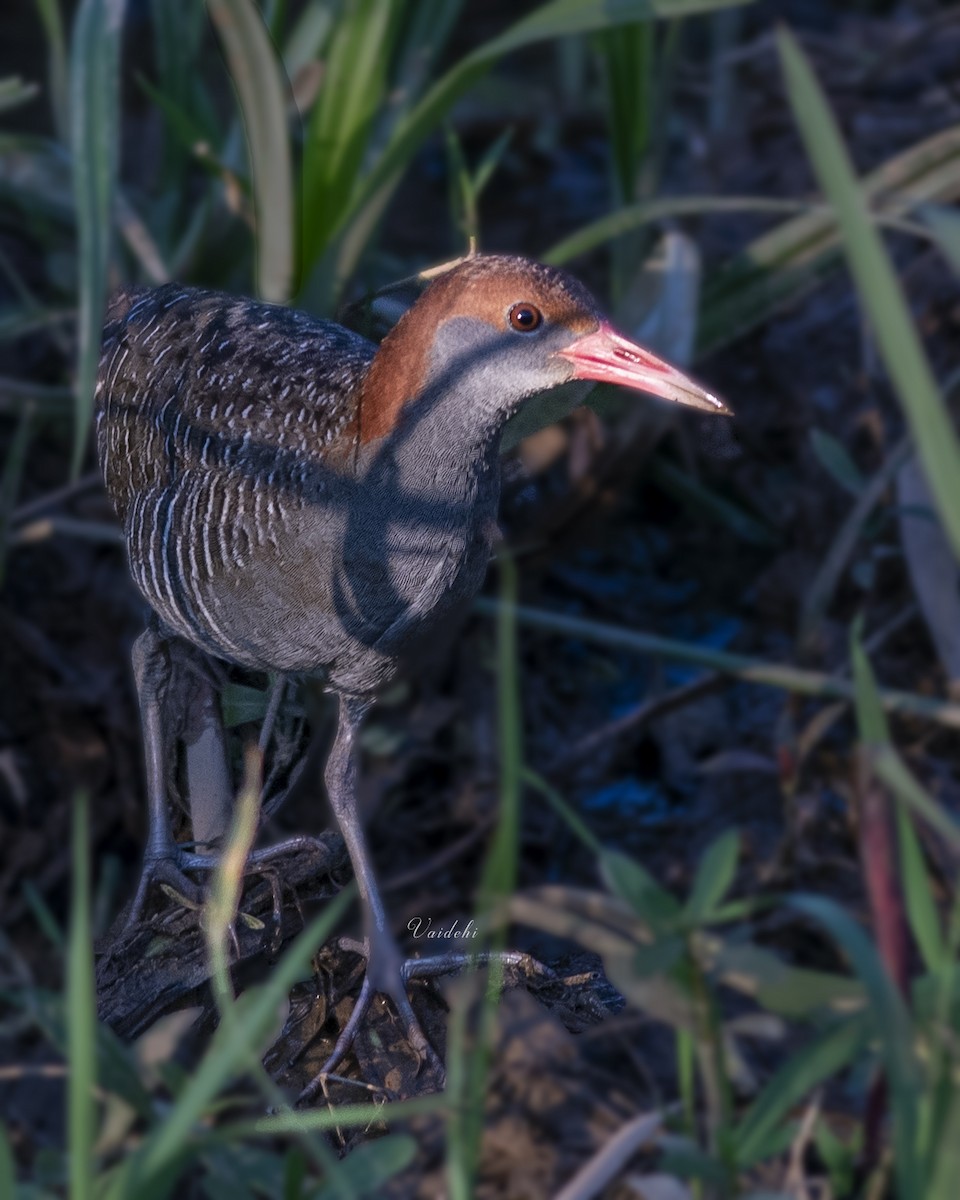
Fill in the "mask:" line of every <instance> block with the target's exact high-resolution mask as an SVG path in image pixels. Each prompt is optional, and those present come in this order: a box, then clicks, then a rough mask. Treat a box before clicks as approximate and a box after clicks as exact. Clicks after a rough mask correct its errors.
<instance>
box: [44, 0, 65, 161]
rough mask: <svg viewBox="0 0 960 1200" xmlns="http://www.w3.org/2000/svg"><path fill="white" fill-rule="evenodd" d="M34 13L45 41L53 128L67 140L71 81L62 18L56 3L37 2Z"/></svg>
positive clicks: (49, 1) (60, 138) (62, 140)
mask: <svg viewBox="0 0 960 1200" xmlns="http://www.w3.org/2000/svg"><path fill="white" fill-rule="evenodd" d="M36 5H37V12H38V13H39V14H40V20H41V22H42V23H43V32H44V33H45V34H46V38H47V79H48V81H49V87H50V108H51V111H52V113H53V126H54V129H55V130H56V132H57V137H58V138H59V140H60V141H61V142H62V143H63V144H64V145H66V144H67V142H68V141H69V140H70V109H69V107H68V103H69V101H68V95H69V90H70V80H69V76H68V73H67V48H66V39H65V38H64V35H63V18H62V17H61V15H60V5H59V3H58V2H57V0H36Z"/></svg>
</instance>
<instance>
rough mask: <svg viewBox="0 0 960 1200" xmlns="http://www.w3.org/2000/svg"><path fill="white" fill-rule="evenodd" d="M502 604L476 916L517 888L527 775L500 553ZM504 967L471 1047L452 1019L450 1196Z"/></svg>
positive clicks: (474, 1143)
mask: <svg viewBox="0 0 960 1200" xmlns="http://www.w3.org/2000/svg"><path fill="white" fill-rule="evenodd" d="M497 565H498V569H499V571H500V608H499V614H498V619H497V731H498V743H499V751H500V819H499V821H498V822H497V829H496V832H495V834H494V837H493V841H492V843H491V845H490V849H489V851H488V853H487V858H486V861H485V863H484V868H483V876H482V878H481V881H480V888H479V904H478V921H479V922H480V923H482V922H483V921H484V918H486V917H488V915H489V914H490V913H491V912H492V911H493V910H494V909H496V908H497V907H498V906H500V905H501V904H502V903H503V902H504V901H505V900H507V899H508V898H509V896H510V895H511V894H512V893H513V891H514V889H515V887H516V878H517V858H518V853H519V837H520V795H521V789H522V779H523V716H522V711H521V705H520V682H519V677H518V670H517V662H518V659H517V627H516V618H515V616H514V612H515V609H516V599H517V571H516V567H515V565H514V562H513V559H512V558H511V557H510V556H509V554H506V553H503V554H501V555H500V556H499V557H498V560H497ZM504 937H505V928H504V926H503V925H502V924H498V925H497V927H496V928H495V930H494V932H493V935H492V938H491V943H490V948H491V949H492V950H494V951H497V950H502V949H503V945H504ZM502 984H503V967H502V964H501V963H500V962H499V960H497V959H494V960H493V962H492V963H491V966H490V970H489V978H488V986H487V992H486V995H485V997H484V999H483V1001H482V1006H481V1011H480V1019H479V1023H478V1025H479V1027H478V1029H477V1030H476V1035H475V1038H474V1042H473V1046H472V1047H471V1048H469V1049H468V1048H467V1044H466V1035H467V1027H466V1020H467V1015H468V1014H467V1005H466V1004H461V1005H460V1007H459V1009H457V1010H455V1011H454V1013H453V1015H452V1019H451V1021H450V1029H449V1033H448V1043H449V1047H450V1052H449V1056H448V1077H447V1078H448V1085H449V1089H450V1096H451V1098H452V1100H453V1103H454V1109H453V1112H452V1114H451V1121H450V1125H449V1128H448V1140H447V1181H448V1186H449V1189H450V1195H451V1197H452V1200H470V1197H471V1196H473V1194H474V1183H475V1179H476V1173H477V1166H478V1163H479V1159H480V1141H481V1137H482V1135H483V1122H484V1099H485V1096H486V1078H487V1071H488V1068H489V1063H490V1055H491V1045H492V1041H493V1036H494V1026H495V1023H496V1016H497V1008H498V1003H499V995H500V991H501V988H502Z"/></svg>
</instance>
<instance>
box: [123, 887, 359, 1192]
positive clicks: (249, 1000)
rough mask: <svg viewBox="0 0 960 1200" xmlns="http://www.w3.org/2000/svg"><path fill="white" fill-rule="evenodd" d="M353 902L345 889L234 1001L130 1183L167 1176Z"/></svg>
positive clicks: (139, 1158)
mask: <svg viewBox="0 0 960 1200" xmlns="http://www.w3.org/2000/svg"><path fill="white" fill-rule="evenodd" d="M351 898H352V889H346V890H345V891H343V892H341V893H340V895H339V896H337V897H336V899H334V900H333V901H331V902H330V903H329V904H328V905H327V907H326V909H325V911H324V912H323V913H321V914H320V916H319V917H317V919H316V920H315V921H313V922H311V924H310V925H308V926H307V928H306V929H305V930H304V931H303V932H302V933H301V934H300V935H299V936H298V937H297V939H296V941H295V942H294V943H293V945H292V946H291V947H290V949H289V950H288V951H287V952H286V953H285V954H284V956H283V958H282V959H281V960H280V962H279V964H278V965H277V966H276V967H275V968H274V970H273V974H272V975H271V976H270V979H269V980H268V982H267V983H265V984H264V985H262V986H261V987H258V988H256V989H251V991H249V992H246V993H244V995H243V996H241V997H240V999H239V1000H238V1001H236V1008H237V1013H236V1017H235V1019H234V1020H233V1021H231V1022H230V1023H229V1027H226V1026H223V1025H221V1026H220V1027H219V1028H218V1030H217V1032H216V1034H214V1038H213V1041H212V1043H211V1045H210V1049H209V1051H208V1052H207V1054H206V1055H205V1056H204V1058H203V1060H202V1062H201V1063H200V1065H199V1066H198V1068H197V1070H196V1071H195V1072H194V1074H193V1076H192V1077H191V1079H190V1081H189V1082H188V1084H187V1086H186V1087H185V1089H184V1091H183V1092H182V1094H181V1095H180V1096H179V1097H178V1099H177V1103H176V1105H175V1106H174V1108H172V1109H171V1111H170V1114H169V1116H168V1117H167V1119H166V1121H164V1122H163V1124H161V1125H160V1126H158V1128H157V1129H156V1130H155V1131H154V1132H153V1133H152V1134H151V1135H150V1136H149V1137H148V1138H147V1139H146V1141H145V1142H144V1143H143V1145H142V1147H141V1148H140V1150H139V1152H138V1156H137V1163H136V1166H135V1170H134V1172H133V1179H134V1180H135V1182H136V1184H137V1186H138V1187H139V1186H146V1185H147V1184H149V1183H150V1181H151V1180H153V1179H156V1178H157V1177H159V1176H161V1175H162V1174H163V1173H164V1172H166V1171H167V1170H168V1169H169V1168H170V1166H171V1164H172V1163H173V1162H174V1161H175V1160H176V1159H177V1157H178V1156H180V1155H181V1154H182V1153H183V1147H184V1144H185V1143H186V1142H187V1141H188V1139H189V1138H190V1137H191V1135H192V1133H193V1131H194V1127H195V1126H196V1124H197V1122H198V1121H199V1120H200V1118H201V1116H202V1115H203V1113H204V1112H205V1111H206V1109H207V1107H208V1106H209V1105H210V1104H211V1103H212V1101H213V1100H214V1099H215V1098H216V1096H217V1094H218V1093H219V1091H220V1090H221V1088H223V1086H224V1085H225V1084H226V1083H227V1082H228V1080H229V1079H230V1078H231V1077H232V1075H233V1074H234V1072H235V1070H236V1069H237V1067H238V1066H239V1065H241V1064H242V1063H244V1062H245V1061H246V1059H247V1056H248V1055H249V1054H250V1053H251V1048H252V1047H255V1046H257V1045H258V1044H259V1043H260V1041H261V1039H262V1038H263V1035H264V1033H265V1032H266V1031H267V1030H268V1029H269V1028H270V1027H271V1025H272V1023H273V1022H274V1021H275V1020H276V1013H277V1006H278V1005H279V1004H280V1003H281V1001H282V1000H283V998H284V997H285V996H286V994H287V992H288V991H289V990H290V988H291V987H292V986H293V984H294V983H295V982H296V981H297V979H299V978H300V977H301V976H302V975H303V973H304V972H305V971H306V969H307V966H308V964H309V962H310V958H311V956H312V955H313V954H314V953H315V951H316V948H317V946H319V945H321V944H322V943H323V942H324V940H325V939H326V938H327V937H328V936H329V934H330V931H331V930H332V929H333V927H334V925H335V924H336V922H337V921H338V920H339V919H340V917H341V916H342V914H343V912H344V910H345V909H346V907H347V905H348V904H349V902H350V900H351Z"/></svg>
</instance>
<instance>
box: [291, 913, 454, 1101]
mask: <svg viewBox="0 0 960 1200" xmlns="http://www.w3.org/2000/svg"><path fill="white" fill-rule="evenodd" d="M341 946H342V948H343V949H345V950H349V951H350V952H352V953H356V954H360V955H362V956H363V957H364V958H365V959H366V960H367V970H366V973H365V975H364V977H363V985H362V987H361V988H360V995H359V996H358V997H357V1001H356V1003H355V1004H354V1006H353V1011H352V1012H351V1013H350V1018H349V1020H348V1021H347V1023H346V1025H344V1027H343V1029H342V1030H341V1032H340V1036H339V1037H338V1038H337V1042H336V1045H335V1046H334V1048H333V1051H332V1052H331V1054H330V1056H329V1057H328V1058H327V1060H326V1062H325V1063H324V1064H323V1066H322V1067H321V1068H320V1070H319V1071H318V1072H317V1074H316V1075H315V1076H314V1077H313V1079H312V1080H311V1081H310V1082H309V1083H308V1084H307V1086H306V1087H305V1088H304V1089H303V1091H301V1093H300V1095H299V1096H298V1097H297V1101H296V1103H297V1104H298V1105H300V1104H306V1103H308V1102H309V1101H311V1100H313V1099H314V1098H315V1097H316V1096H317V1095H318V1094H319V1092H320V1091H321V1090H322V1089H323V1085H324V1082H325V1081H326V1080H327V1079H328V1078H329V1077H330V1076H331V1075H332V1074H333V1073H334V1072H335V1071H336V1068H337V1067H338V1066H339V1065H340V1063H341V1062H343V1060H344V1058H345V1057H346V1055H347V1053H348V1052H349V1050H350V1048H351V1046H352V1045H353V1042H354V1039H355V1038H356V1036H357V1031H358V1030H359V1028H360V1026H361V1025H362V1024H363V1020H364V1018H365V1017H366V1015H367V1013H368V1012H369V1010H370V1005H371V1003H372V1002H373V998H374V996H378V995H379V996H386V997H387V999H389V1000H392V1001H393V1006H394V1008H395V1009H396V1012H397V1016H398V1017H399V1019H400V1022H401V1024H402V1025H403V1032H404V1036H405V1037H406V1039H407V1042H408V1043H409V1045H410V1046H411V1047H412V1049H413V1050H414V1051H415V1052H416V1054H417V1056H418V1058H419V1059H420V1069H423V1068H424V1067H427V1068H429V1069H430V1070H431V1071H432V1072H434V1074H435V1075H436V1078H437V1083H438V1086H439V1087H441V1088H442V1087H443V1085H444V1083H445V1081H446V1071H445V1068H444V1065H443V1062H442V1060H441V1058H440V1056H439V1055H438V1054H437V1052H436V1050H434V1048H433V1046H431V1044H430V1041H429V1039H428V1038H427V1036H426V1034H425V1033H424V1032H423V1029H422V1028H421V1027H420V1022H419V1020H418V1019H417V1015H416V1013H415V1012H414V1011H413V1005H412V1004H411V1003H410V997H409V996H408V995H407V986H406V981H407V980H408V979H412V978H414V977H415V976H416V975H418V974H419V973H420V972H418V971H417V967H418V966H421V965H422V961H421V960H420V959H413V958H411V959H407V960H403V959H401V957H400V953H399V950H398V948H397V945H396V943H395V942H394V940H393V938H392V937H390V936H389V935H381V936H379V937H377V938H376V940H375V941H374V945H373V949H372V950H371V948H370V943H369V940H368V939H364V941H363V942H355V941H353V940H352V939H349V940H348V939H346V938H344V939H343V940H342V941H341ZM425 974H426V973H425Z"/></svg>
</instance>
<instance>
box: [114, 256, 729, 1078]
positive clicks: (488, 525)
mask: <svg viewBox="0 0 960 1200" xmlns="http://www.w3.org/2000/svg"><path fill="white" fill-rule="evenodd" d="M596 382H603V383H614V384H621V385H624V386H626V387H628V388H631V389H634V390H636V391H640V392H646V393H649V394H652V395H654V396H658V397H661V398H663V399H666V400H669V401H672V402H675V403H677V404H680V405H685V406H688V407H690V408H693V409H697V410H699V411H701V412H707V413H715V414H724V413H728V412H729V409H728V408H727V406H726V404H725V403H724V402H723V401H722V400H721V399H719V397H717V396H716V395H714V394H712V393H711V392H709V391H707V390H706V389H705V388H704V387H702V386H701V385H700V384H699V383H697V382H695V381H694V380H693V379H691V378H689V377H688V376H687V375H685V374H684V373H683V372H681V371H680V370H678V369H677V368H676V367H673V366H671V365H669V364H668V363H666V362H664V361H663V360H661V359H659V358H657V357H656V356H655V355H653V354H652V353H651V352H650V351H648V350H646V349H644V348H643V347H642V346H640V345H638V344H636V343H634V342H633V341H631V340H630V339H628V338H627V337H625V336H624V335H623V334H621V333H619V332H617V331H616V330H615V329H614V327H613V326H612V325H611V324H610V322H609V321H608V320H607V319H606V317H605V316H604V314H603V312H602V310H601V308H600V306H599V305H598V304H597V302H596V300H595V299H594V298H593V296H592V295H591V293H590V292H589V291H588V290H587V288H586V287H585V286H584V285H583V284H581V283H580V282H579V281H578V280H577V279H576V278H574V277H573V276H571V275H569V274H567V273H565V272H563V271H561V270H559V269H558V268H555V267H550V266H546V265H544V264H541V263H538V262H535V261H533V260H530V259H526V258H521V257H517V256H512V255H499V254H474V255H472V256H470V257H468V258H466V259H464V260H461V261H460V262H459V263H458V264H456V265H454V266H452V267H451V268H450V269H449V270H446V271H444V272H443V273H441V274H439V275H438V276H437V277H436V278H435V279H434V280H433V281H432V282H431V283H430V285H429V286H428V287H427V288H426V289H425V291H423V293H422V294H421V295H420V297H419V298H418V300H417V301H416V302H415V303H414V304H413V305H412V306H411V307H410V308H409V309H408V310H407V311H406V312H405V313H404V314H403V316H402V317H401V318H400V319H399V321H398V322H397V323H396V325H395V326H394V327H393V328H392V329H391V330H390V332H389V333H388V334H387V335H386V336H385V337H384V339H383V341H382V342H381V343H380V344H379V345H377V344H376V343H374V342H372V341H370V340H368V339H367V338H365V337H363V336H361V335H360V334H358V333H355V332H353V331H351V330H348V329H346V328H344V327H343V326H341V325H339V324H336V323H334V322H332V321H328V320H321V319H318V318H316V317H314V316H311V315H309V314H306V313H304V312H299V311H296V310H295V309H292V308H289V307H285V306H281V305H272V304H266V303H262V302H259V301H256V300H252V299H246V298H242V297H236V296H231V295H227V294H224V293H221V292H217V291H212V290H206V289H201V288H196V287H188V286H183V285H180V284H176V283H170V284H164V285H162V286H159V287H154V288H149V289H136V288H133V289H123V290H121V291H119V292H118V293H116V294H115V295H114V296H113V297H112V299H111V301H110V303H109V305H108V310H107V315H106V321H105V326H104V333H103V341H102V353H101V359H100V366H99V373H98V381H97V387H96V406H95V408H96V441H97V453H98V458H99V463H100V468H101V471H102V474H103V478H104V482H105V485H106V489H107V492H108V494H109V496H110V498H111V500H112V503H113V505H114V507H115V510H116V513H117V517H118V519H119V521H120V524H121V526H122V529H123V534H124V539H125V544H126V550H127V557H128V561H129V567H130V571H131V574H132V577H133V581H134V583H135V584H136V587H137V588H138V590H139V591H140V593H141V594H142V596H143V597H144V599H145V600H146V601H147V604H148V605H149V607H150V609H152V612H153V614H154V617H153V623H152V625H151V626H150V627H148V629H147V631H146V632H145V633H144V634H143V635H142V636H141V638H140V639H138V641H137V643H136V645H135V647H134V654H133V658H134V674H135V679H136V684H137V690H138V697H139V704H140V710H141V721H142V730H143V737H144V743H145V755H146V763H147V772H146V783H147V797H148V806H149V814H150V829H149V834H148V843H147V851H146V854H145V858H144V866H143V872H142V874H141V879H140V885H139V888H138V897H139V898H140V899H142V897H143V895H144V894H145V891H146V888H147V886H148V885H149V884H150V883H151V882H152V881H154V880H161V881H166V882H168V883H172V884H173V885H174V886H175V887H177V888H178V889H180V890H184V889H185V888H186V887H187V886H189V880H188V879H187V877H186V874H185V873H186V872H187V871H192V870H194V869H195V868H209V867H210V866H212V865H215V862H216V855H215V854H214V855H198V854H195V853H189V852H188V851H186V850H185V849H184V848H183V847H182V846H179V845H177V844H176V843H175V842H174V840H173V836H172V833H171V830H170V823H169V814H168V812H167V803H166V796H165V790H164V789H165V765H164V761H163V760H164V741H163V730H162V727H161V726H162V713H161V703H160V697H161V694H162V689H163V679H164V672H165V671H168V670H169V662H168V656H167V655H166V653H165V650H164V647H165V646H167V645H169V644H170V643H171V642H172V643H176V642H177V641H179V642H181V643H187V644H189V645H190V646H191V647H193V648H196V649H198V650H200V651H202V652H205V653H206V654H208V655H210V656H212V657H213V658H215V659H218V660H223V661H226V662H227V663H233V664H238V665H240V666H242V667H247V668H253V669H256V670H259V671H267V672H273V673H278V674H279V675H281V676H291V675H293V676H308V677H313V678H315V679H318V680H320V681H321V683H322V686H323V687H324V688H326V689H327V690H328V691H329V692H331V693H333V694H334V695H335V697H336V699H337V704H338V713H337V726H336V733H335V736H334V739H333V742H332V745H331V748H330V750H329V753H328V756H327V760H326V765H325V769H324V780H325V784H326V790H327V793H328V796H329V800H330V804H331V807H332V809H333V812H334V815H335V817H336V820H337V823H338V825H339V827H340V830H341V833H342V835H343V838H344V842H345V844H346V847H347V851H348V853H349V857H350V861H351V865H352V868H353V872H354V875H355V878H356V882H357V887H358V892H359V898H360V902H361V906H362V914H363V934H364V940H363V948H364V955H365V959H366V966H365V976H364V981H363V984H362V987H361V991H360V995H359V998H358V1000H357V1002H356V1004H355V1006H354V1009H353V1012H352V1015H351V1018H350V1020H349V1021H348V1023H347V1025H346V1026H345V1028H344V1030H343V1032H342V1033H341V1035H340V1037H339V1039H338V1042H337V1045H336V1046H335V1048H334V1050H333V1053H332V1054H331V1056H330V1058H329V1059H328V1060H327V1062H326V1063H325V1064H324V1070H326V1071H329V1070H332V1069H333V1068H334V1067H335V1066H336V1065H337V1063H339V1062H340V1061H341V1060H342V1058H343V1057H344V1055H345V1054H346V1052H347V1049H348V1048H349V1045H350V1041H351V1039H352V1037H353V1034H354V1033H355V1031H356V1028H357V1026H358V1023H359V1022H360V1021H361V1020H362V1018H363V1014H364V1012H365V1011H366V1009H367V1007H368V1005H369V1003H370V1001H371V1000H372V998H373V996H374V995H377V994H380V995H383V996H386V997H388V998H389V999H390V1000H391V1001H392V1002H393V1004H394V1006H395V1008H396V1011H397V1013H398V1016H399V1018H400V1019H401V1021H402V1022H403V1025H404V1027H405V1030H406V1035H407V1038H408V1041H409V1042H410V1044H411V1045H412V1046H413V1047H414V1048H415V1049H416V1050H417V1052H418V1053H419V1054H420V1056H421V1059H424V1058H426V1059H430V1060H431V1061H435V1059H436V1055H435V1053H434V1052H433V1050H432V1047H431V1046H430V1044H429V1042H428V1041H427V1039H426V1037H425V1035H424V1034H423V1032H422V1030H420V1028H419V1025H418V1022H417V1019H416V1016H415V1014H414V1012H413V1009H412V1007H411V1004H410V1000H409V997H408V995H407V990H406V980H407V979H408V978H409V977H410V969H409V968H410V964H409V963H406V962H405V961H404V958H403V955H402V953H401V951H400V948H399V946H398V943H397V941H396V940H395V938H394V935H393V933H392V932H391V929H390V924H389V921H388V917H387V913H386V911H385V908H384V904H383V901H382V899H381V896H380V892H379V889H378V886H377V880H376V877H375V874H374V870H373V865H372V862H371V858H370V854H369V851H368V848H367V843H366V840H365V836H364V832H363V828H362V825H361V822H360V819H359V815H358V811H357V806H356V777H357V761H356V753H355V745H356V738H357V733H358V729H359V728H360V726H361V723H362V721H363V720H364V718H365V716H366V714H367V713H368V711H369V709H370V707H371V705H372V704H373V703H374V701H375V700H376V698H377V696H378V695H379V694H380V693H381V692H382V691H383V689H384V688H385V687H386V686H387V685H388V684H390V682H391V681H392V680H394V679H395V678H396V677H397V676H398V675H399V674H401V673H403V672H410V671H415V669H416V666H417V663H418V661H419V660H420V659H422V657H423V656H424V654H425V652H426V650H427V649H428V648H429V647H431V646H432V645H434V644H435V643H436V642H437V641H438V640H439V639H441V638H442V637H443V636H449V632H450V631H451V630H455V628H456V625H457V622H458V621H459V620H461V619H462V618H463V616H464V614H465V612H466V611H467V609H468V608H469V605H470V601H471V600H472V598H473V597H474V595H475V594H476V593H477V592H478V590H479V589H480V587H481V585H482V583H483V579H484V575H485V572H486V570H487V566H488V563H489V561H490V558H491V555H492V553H493V550H494V547H495V544H496V541H497V538H498V528H497V507H498V500H499V495H500V456H499V444H500V436H501V433H502V431H503V428H504V426H505V424H506V422H507V420H508V419H509V418H510V416H511V415H512V414H514V413H515V412H516V411H517V410H518V409H519V407H520V406H521V405H522V404H523V403H524V402H525V401H526V400H528V399H529V398H530V397H531V396H533V395H535V394H537V393H541V392H544V391H547V390H550V389H553V388H556V387H560V386H561V385H565V384H577V385H578V388H579V391H578V394H577V396H576V397H574V398H572V399H571V408H572V407H573V406H574V405H575V403H577V402H578V401H579V399H580V398H582V392H583V391H585V390H589V387H590V386H591V385H592V384H593V383H596ZM574 390H577V389H574Z"/></svg>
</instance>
